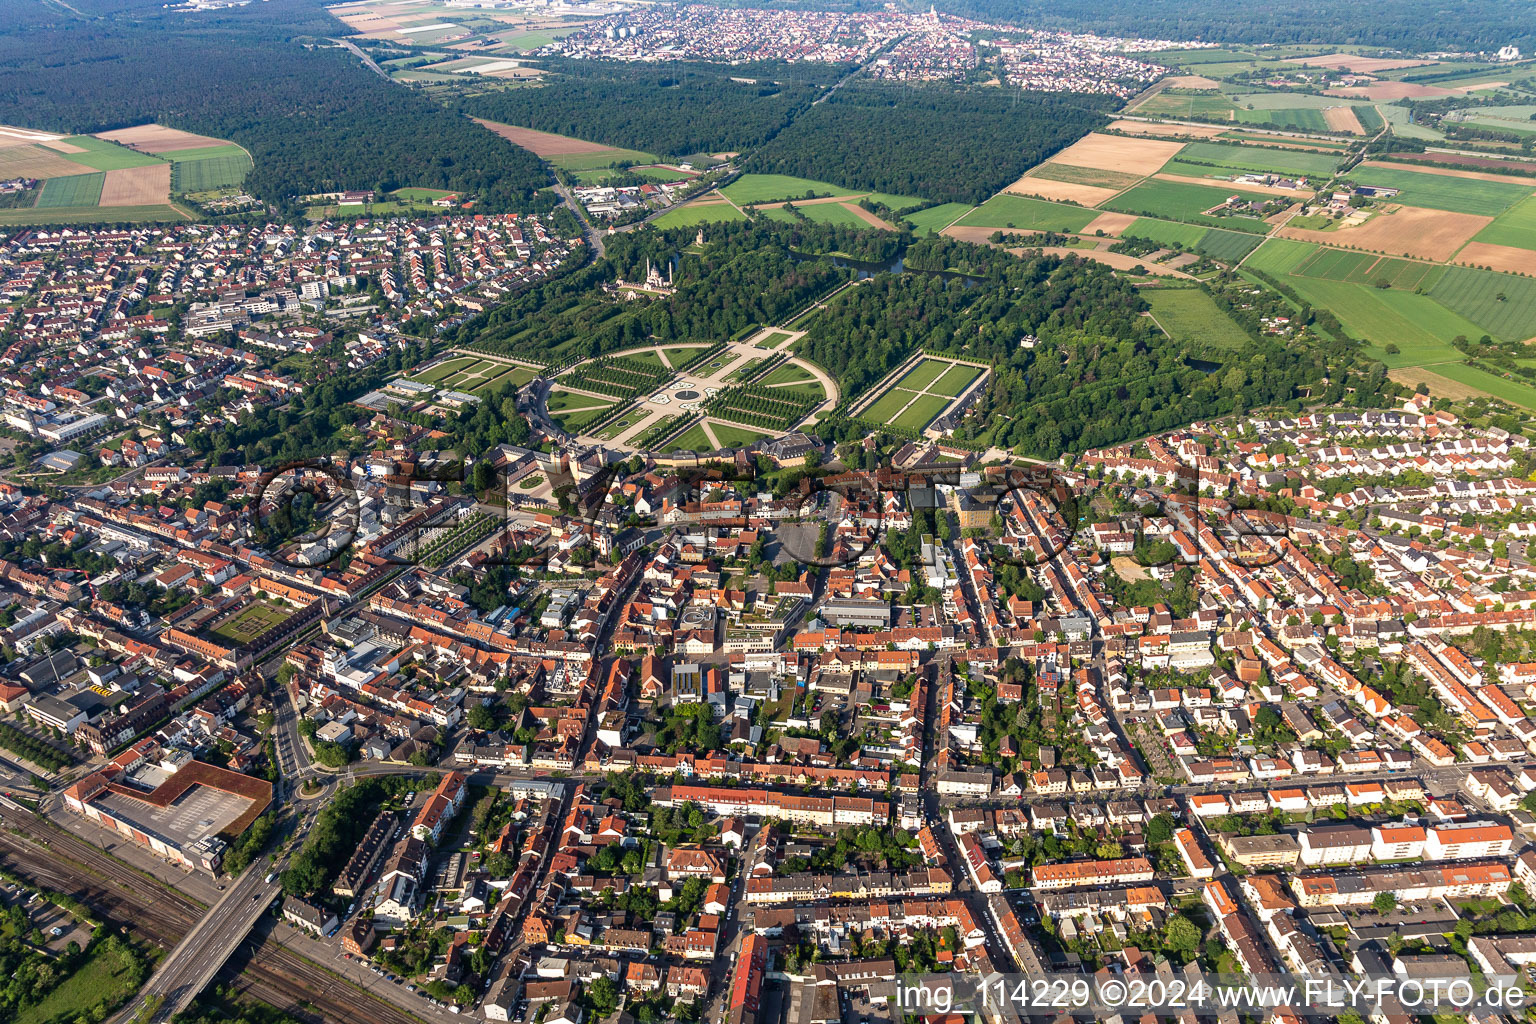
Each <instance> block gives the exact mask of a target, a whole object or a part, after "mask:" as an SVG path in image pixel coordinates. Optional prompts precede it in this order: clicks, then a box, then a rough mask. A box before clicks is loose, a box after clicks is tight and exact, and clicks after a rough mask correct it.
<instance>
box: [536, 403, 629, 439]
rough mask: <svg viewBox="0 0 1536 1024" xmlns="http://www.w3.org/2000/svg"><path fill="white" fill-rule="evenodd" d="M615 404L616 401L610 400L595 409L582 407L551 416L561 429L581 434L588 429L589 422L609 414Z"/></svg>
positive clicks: (569, 432)
mask: <svg viewBox="0 0 1536 1024" xmlns="http://www.w3.org/2000/svg"><path fill="white" fill-rule="evenodd" d="M615 404H616V403H614V402H609V403H608V404H607V405H602V406H599V407H597V408H595V409H581V410H578V411H576V412H567V413H561V414H560V415H558V416H551V417H550V418H551V419H553V420H554V421H555V422H556V423H557V424H559V426H560V429H561V430H563V431H565V432H566V433H567V434H579V433H581V432H582V431H583V430H585V429H586V427H587V424H589V423H593V422H595V421H597V420H600V419H602V418H603V417H604V416H606V415H608V413H609V411H610V410H611V409H612V408H613V407H614V405H615Z"/></svg>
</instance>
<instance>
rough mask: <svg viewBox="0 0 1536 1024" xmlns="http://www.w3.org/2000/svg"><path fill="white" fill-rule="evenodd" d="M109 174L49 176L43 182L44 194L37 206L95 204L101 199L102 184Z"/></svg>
mask: <svg viewBox="0 0 1536 1024" xmlns="http://www.w3.org/2000/svg"><path fill="white" fill-rule="evenodd" d="M106 180H107V176H106V175H105V174H103V173H101V172H99V171H98V172H97V173H95V174H71V175H69V176H68V177H64V178H49V179H48V180H47V181H45V182H43V191H42V194H41V195H39V196H38V197H37V206H38V207H39V208H41V209H49V208H52V207H55V206H95V205H96V204H97V203H98V202H100V201H101V186H102V185H104V184H105V183H106Z"/></svg>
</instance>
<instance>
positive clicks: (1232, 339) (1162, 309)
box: [1142, 288, 1252, 353]
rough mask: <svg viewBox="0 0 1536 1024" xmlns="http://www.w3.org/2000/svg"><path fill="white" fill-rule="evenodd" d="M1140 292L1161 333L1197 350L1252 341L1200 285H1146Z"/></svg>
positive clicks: (1233, 346) (1240, 345) (1239, 345)
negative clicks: (1157, 286) (1150, 309)
mask: <svg viewBox="0 0 1536 1024" xmlns="http://www.w3.org/2000/svg"><path fill="white" fill-rule="evenodd" d="M1142 294H1143V295H1144V296H1145V298H1146V300H1147V302H1149V303H1151V305H1152V318H1153V319H1154V320H1155V321H1156V322H1157V325H1158V326H1159V327H1161V328H1162V329H1163V333H1164V334H1167V335H1168V337H1170V338H1172V339H1173V340H1175V341H1178V342H1182V343H1184V344H1186V345H1190V346H1192V347H1193V348H1194V349H1196V350H1197V352H1200V353H1205V352H1210V351H1211V350H1222V349H1226V350H1236V349H1242V348H1245V347H1246V346H1248V345H1249V344H1250V343H1251V341H1252V339H1250V338H1249V337H1248V332H1246V331H1244V330H1243V329H1242V328H1241V327H1239V326H1238V325H1237V324H1236V323H1234V322H1233V320H1232V318H1231V317H1229V316H1227V314H1225V313H1223V312H1222V311H1221V310H1220V309H1219V308H1218V307H1217V305H1216V302H1215V300H1213V299H1212V298H1211V297H1210V296H1209V295H1208V294H1206V293H1205V291H1204V290H1202V289H1200V288H1150V289H1148V290H1146V291H1145V292H1143V293H1142Z"/></svg>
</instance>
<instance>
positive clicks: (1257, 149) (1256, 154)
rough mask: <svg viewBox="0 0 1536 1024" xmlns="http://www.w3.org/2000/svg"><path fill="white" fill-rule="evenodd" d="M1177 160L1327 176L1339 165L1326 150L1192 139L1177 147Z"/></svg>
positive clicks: (1238, 168)
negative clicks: (1314, 151) (1231, 143)
mask: <svg viewBox="0 0 1536 1024" xmlns="http://www.w3.org/2000/svg"><path fill="white" fill-rule="evenodd" d="M1178 160H1179V162H1182V163H1190V164H1199V165H1202V166H1206V165H1208V166H1212V167H1220V168H1226V169H1228V170H1234V171H1260V172H1264V173H1269V174H1285V175H1290V176H1294V177H1302V176H1304V177H1329V176H1331V175H1332V174H1333V172H1334V170H1335V169H1336V168H1337V167H1338V165H1339V162H1338V160H1337V159H1336V158H1334V157H1332V156H1329V155H1328V154H1326V153H1304V152H1301V151H1300V150H1294V149H1280V148H1279V147H1276V146H1230V145H1226V144H1224V143H1220V142H1191V143H1189V144H1188V145H1187V146H1185V147H1184V148H1183V149H1182V150H1180V151H1179V156H1178Z"/></svg>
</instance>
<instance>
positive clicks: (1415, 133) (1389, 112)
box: [1355, 103, 1445, 141]
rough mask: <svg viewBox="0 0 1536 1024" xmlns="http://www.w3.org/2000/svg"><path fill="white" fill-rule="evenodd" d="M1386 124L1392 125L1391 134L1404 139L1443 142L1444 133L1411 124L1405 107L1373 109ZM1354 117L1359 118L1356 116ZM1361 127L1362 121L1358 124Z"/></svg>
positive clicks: (1385, 105)
mask: <svg viewBox="0 0 1536 1024" xmlns="http://www.w3.org/2000/svg"><path fill="white" fill-rule="evenodd" d="M1374 109H1375V110H1376V111H1377V112H1378V113H1379V114H1381V116H1382V117H1385V118H1386V119H1387V123H1389V124H1390V125H1392V134H1393V135H1401V136H1402V137H1403V138H1405V139H1425V140H1433V141H1444V139H1445V133H1444V132H1442V131H1439V130H1437V129H1434V128H1425V127H1423V126H1422V125H1417V124H1413V123H1412V122H1411V121H1410V120H1409V119H1410V118H1411V117H1412V116H1413V114H1412V112H1411V111H1409V109H1408V108H1407V107H1400V106H1398V105H1397V104H1395V103H1382V104H1380V105H1378V106H1377V107H1375V108H1374ZM1355 116H1357V117H1358V116H1359V115H1358V114H1357V115H1355ZM1360 123H1361V124H1362V125H1363V124H1365V122H1364V121H1361V122H1360Z"/></svg>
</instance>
